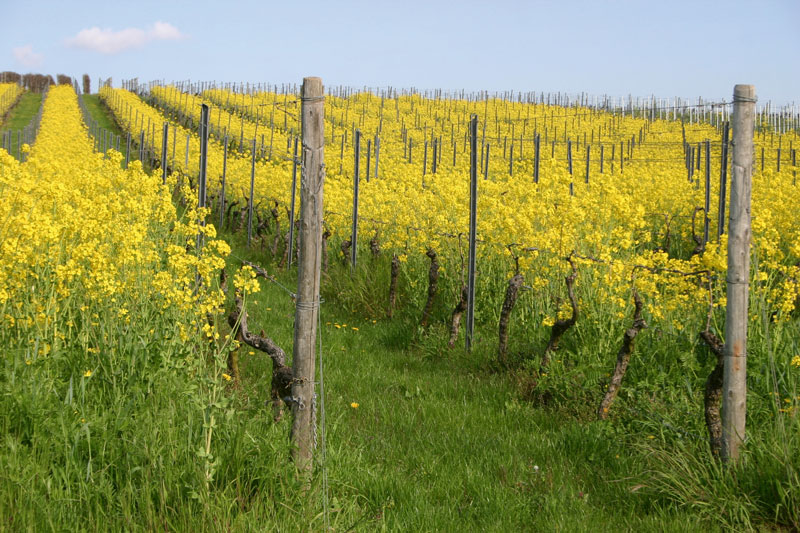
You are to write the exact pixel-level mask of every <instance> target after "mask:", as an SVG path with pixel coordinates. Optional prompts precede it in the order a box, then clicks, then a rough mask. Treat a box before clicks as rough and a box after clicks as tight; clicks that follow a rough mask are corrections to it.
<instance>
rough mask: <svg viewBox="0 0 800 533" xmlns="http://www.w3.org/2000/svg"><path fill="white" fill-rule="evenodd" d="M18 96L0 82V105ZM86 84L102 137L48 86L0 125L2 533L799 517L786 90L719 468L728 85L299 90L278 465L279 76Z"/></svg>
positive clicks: (65, 90) (287, 183)
mask: <svg viewBox="0 0 800 533" xmlns="http://www.w3.org/2000/svg"><path fill="white" fill-rule="evenodd" d="M22 92H23V90H22V89H21V88H20V87H19V86H18V85H17V84H0V117H3V116H5V115H6V114H7V113H8V112H9V111H10V110H11V109H12V108H13V107H14V105H15V104H16V102H17V101H18V99H19V98H20V95H21V94H22ZM99 97H100V99H101V101H102V104H103V112H105V113H106V114H107V115H108V117H109V118H110V119H111V121H112V122H113V123H114V124H115V126H116V127H117V128H118V131H120V132H121V134H115V133H113V132H111V131H108V130H105V129H103V128H102V127H100V126H99V123H98V122H97V118H96V117H94V118H93V117H92V116H91V112H90V110H89V109H88V108H87V107H86V106H85V105H84V104H83V102H82V95H80V94H79V91H78V88H77V83H76V84H75V87H74V88H73V87H72V86H70V85H59V86H54V87H52V88H50V89H49V91H48V92H47V93H46V95H45V97H44V99H43V101H42V108H41V110H40V111H39V115H38V116H37V117H32V121H31V125H30V127H27V128H26V130H25V133H24V136H23V134H22V133H17V132H13V131H10V132H8V133H5V132H4V133H3V137H2V140H3V142H2V144H1V145H0V146H1V147H2V148H3V149H0V198H2V199H3V201H2V202H0V220H2V225H0V228H1V229H0V250H2V253H1V254H0V322H1V323H2V327H1V329H0V343H2V344H1V345H2V346H3V349H4V354H5V356H4V360H3V364H4V370H3V377H2V379H0V388H1V389H2V391H3V394H2V400H0V401H2V405H3V412H4V413H5V414H4V415H2V416H0V426H2V429H3V434H4V435H5V440H4V444H3V447H2V448H3V451H2V452H0V457H1V459H0V460H2V462H3V465H4V470H5V471H6V472H7V474H5V475H0V483H2V485H3V490H2V492H3V493H4V494H5V496H2V499H0V508H2V511H1V512H0V517H2V518H3V519H4V520H7V521H8V528H9V529H18V528H19V529H24V527H23V526H21V525H20V522H17V523H12V521H13V520H23V522H21V523H22V524H24V523H26V522H27V523H44V522H46V521H50V523H51V524H53V523H63V522H62V521H63V520H66V519H67V518H66V517H67V516H68V515H69V513H73V514H75V515H77V516H80V517H82V518H83V519H84V520H92V521H98V520H101V521H102V520H107V521H108V523H109V524H115V525H116V527H121V528H126V527H129V526H131V524H141V527H142V529H154V528H155V527H164V528H165V529H179V530H180V529H183V528H188V527H193V526H194V525H196V524H197V523H202V524H205V527H206V528H208V529H209V530H224V529H226V528H228V529H230V528H233V529H236V530H248V529H251V528H257V529H258V528H259V527H261V528H266V529H273V528H277V527H278V526H277V525H276V524H283V523H287V524H292V525H290V526H288V527H289V529H291V530H293V529H297V530H300V529H309V530H320V529H326V528H330V529H331V530H337V531H339V530H341V531H345V530H352V529H354V528H363V529H364V530H375V529H378V528H381V527H385V528H389V529H397V530H402V529H407V528H409V527H410V528H411V529H419V530H450V529H453V528H455V527H459V525H460V526H461V527H463V524H468V527H474V528H477V529H488V530H514V529H525V528H526V527H531V526H530V524H537V526H535V527H534V529H540V528H541V529H552V528H554V526H555V527H561V528H566V529H573V528H574V529H576V530H583V529H585V528H589V527H591V526H592V524H596V523H597V520H607V521H612V522H614V523H623V521H624V523H625V524H626V525H627V527H629V528H634V529H645V530H672V529H674V530H676V531H677V530H686V529H687V528H690V529H694V528H699V527H710V528H712V529H715V530H716V529H727V528H736V529H759V528H789V529H792V528H795V529H796V528H798V527H800V499H798V494H800V455H798V450H800V418H798V416H800V414H799V413H800V387H799V386H800V355H798V354H800V348H798V341H797V339H798V338H800V335H799V334H800V331H799V329H800V321H798V312H800V224H798V218H797V214H796V206H797V205H798V203H800V187H798V185H797V158H796V150H797V148H796V147H797V144H798V135H797V134H798V129H799V128H800V117H798V115H797V114H795V113H794V111H793V110H788V109H777V110H776V109H772V108H771V106H769V105H764V104H758V105H757V106H756V108H755V109H756V113H755V125H754V128H753V132H752V138H753V144H754V148H753V154H752V155H753V159H752V204H751V207H750V214H751V215H752V228H751V231H752V238H751V244H750V246H751V247H750V270H749V277H750V280H751V282H750V287H749V302H750V305H749V310H748V315H747V318H748V323H747V331H748V343H747V346H746V350H747V353H748V357H747V370H748V376H747V390H748V395H747V427H748V429H747V431H748V433H747V439H746V441H745V443H744V445H743V450H744V451H743V454H744V456H743V459H742V460H741V461H740V462H739V463H737V464H736V465H735V466H733V465H731V466H728V465H726V464H724V463H722V462H720V460H719V454H720V446H721V444H720V442H721V438H722V437H721V435H720V431H721V430H720V427H719V416H720V405H721V403H720V402H721V400H720V397H721V394H722V393H721V387H722V378H721V376H722V374H721V372H722V360H723V357H722V346H723V345H724V342H725V337H726V332H725V327H724V326H725V323H726V308H727V303H728V302H727V299H726V294H727V292H726V291H727V289H728V286H727V285H728V283H727V282H726V279H730V278H728V277H727V276H728V274H729V273H728V234H729V232H730V231H732V230H731V228H730V227H729V226H728V221H729V216H730V209H731V208H730V207H729V203H728V202H729V197H730V194H731V190H730V188H731V178H732V174H733V171H734V170H733V165H732V155H731V154H732V151H733V149H734V143H733V142H732V137H731V135H732V131H731V117H732V112H733V106H732V104H731V103H729V102H725V101H718V102H705V101H702V100H697V101H691V102H690V101H687V100H677V99H671V100H666V99H659V98H647V99H633V98H627V99H611V98H607V97H603V98H594V97H588V96H586V95H580V96H577V97H570V96H566V95H562V94H558V95H554V94H544V93H521V92H520V93H517V92H508V93H503V94H493V95H489V94H488V93H476V94H475V93H474V94H465V93H463V92H461V93H444V92H441V91H434V92H431V93H420V92H419V91H416V90H397V89H393V88H386V89H374V90H367V89H364V90H353V89H348V88H333V89H330V88H329V89H328V90H327V93H326V94H325V97H324V104H323V105H324V123H323V131H322V135H323V138H324V139H323V141H324V148H325V150H324V152H325V153H324V177H325V179H324V205H323V206H322V222H321V223H322V232H321V243H322V248H321V270H322V281H321V293H322V294H321V296H322V297H323V298H324V302H322V307H321V308H320V309H321V311H320V315H319V347H318V351H319V354H318V356H319V357H320V359H319V364H318V367H317V372H318V373H317V374H316V375H314V376H312V377H311V381H313V382H315V384H316V386H317V388H316V391H317V392H316V394H315V395H314V400H313V405H312V406H311V407H312V411H313V413H312V421H311V424H312V426H313V430H314V440H315V445H316V450H317V451H316V453H315V454H314V457H315V461H316V463H315V467H314V469H313V475H312V477H311V481H309V482H308V483H310V485H308V486H306V487H305V488H303V483H304V481H303V480H302V479H301V480H297V479H295V476H294V475H293V468H292V465H291V463H290V462H289V455H290V453H289V451H288V450H289V442H288V439H287V437H286V436H287V434H288V433H289V429H288V424H290V421H289V420H287V419H289V418H291V417H290V416H285V413H284V410H285V411H287V412H289V411H291V412H292V413H295V414H296V412H297V410H298V407H297V405H294V406H293V402H295V404H299V402H298V401H297V399H296V398H295V397H294V395H293V393H292V392H291V391H292V390H293V389H292V387H293V386H294V385H295V382H296V378H294V381H293V378H292V374H291V368H290V363H291V361H290V358H289V357H288V355H287V354H291V353H292V328H293V326H294V325H293V323H292V320H291V317H292V316H293V313H294V310H293V306H294V305H295V303H297V307H298V309H300V308H301V302H300V300H299V299H298V295H297V294H295V293H294V291H295V290H297V292H298V293H300V290H299V289H295V288H294V287H297V285H296V284H297V276H298V272H297V268H296V266H297V264H298V262H300V261H302V256H301V254H299V253H298V250H299V249H300V248H301V246H302V239H300V238H298V235H299V234H300V233H301V231H302V230H303V228H302V226H303V224H301V216H300V213H301V209H302V207H303V206H302V202H301V189H302V187H303V186H304V185H303V183H305V181H306V179H307V178H306V174H307V171H308V169H307V168H306V164H307V161H306V159H305V156H304V152H306V151H307V150H308V147H307V146H306V145H305V144H304V141H303V138H302V134H303V126H302V124H301V123H302V120H301V109H302V106H303V99H302V98H301V94H300V89H299V88H298V87H295V86H290V85H282V86H280V87H278V86H269V85H267V86H264V85H252V84H247V85H241V84H218V83H190V82H177V83H172V84H167V83H163V82H151V83H148V84H145V85H142V84H139V83H138V82H136V81H127V82H123V88H113V87H111V86H110V85H106V86H103V87H102V88H100V90H99ZM12 140H13V142H14V143H15V144H14V150H12V149H11V146H12V145H11V142H12ZM17 147H18V148H17ZM15 151H16V153H15ZM471 174H472V176H473V177H475V178H477V181H476V182H475V183H476V190H477V196H473V198H474V199H476V204H475V205H474V206H473V209H472V210H471V206H470V200H471V183H470V176H471ZM471 219H474V220H475V224H476V227H475V235H474V238H471V235H470V224H471ZM473 250H474V253H475V258H474V263H473V261H471V260H470V259H471V258H470V253H472V251H473ZM473 264H474V268H473V267H472V265H473ZM292 284H295V285H294V287H292ZM287 287H288V288H287ZM470 290H474V298H472V297H471V296H469V293H470ZM287 293H288V294H287ZM468 303H469V305H468ZM473 306H474V307H473ZM248 315H249V317H248ZM315 320H316V319H315ZM248 326H249V328H248ZM258 330H261V332H260V333H259V334H256V333H254V332H255V331H258ZM296 338H297V337H295V339H296ZM312 339H314V336H312ZM259 352H260V353H259ZM384 352H386V353H384ZM261 354H263V357H261ZM323 357H324V358H325V363H324V364H325V367H324V368H326V371H327V372H329V373H331V375H332V377H330V379H329V381H327V382H325V381H324V380H325V378H324V377H323V373H322V368H323V366H322V363H323ZM384 359H385V360H384ZM312 368H313V366H312ZM295 376H296V374H295ZM412 378H414V379H412ZM416 378H419V379H416ZM717 382H718V383H717ZM270 384H271V385H270ZM322 386H325V387H327V388H328V404H327V407H326V404H325V392H324V391H323V390H322ZM464 391H467V392H464ZM468 397H469V398H468ZM459 402H461V404H459ZM300 409H303V408H300ZM437 409H442V410H441V411H439V410H437ZM445 409H447V410H445ZM326 416H327V421H328V422H327V425H326V422H325V420H326ZM358 417H362V418H361V419H359V418H358ZM422 427H426V428H427V431H428V432H430V433H431V434H433V435H436V436H429V435H428V434H427V433H426V432H424V431H421V428H422ZM465 427H466V429H464V428H465ZM148 428H152V430H151V429H148ZM399 428H405V429H404V430H402V429H399ZM559 431H562V433H558V432H559ZM470 432H472V433H470ZM403 433H405V434H406V435H402V434H403ZM470 435H471V436H470ZM542 435H549V436H552V440H549V441H546V442H545V441H544V440H543V439H545V437H543V436H542ZM390 436H391V438H390ZM547 438H550V437H547ZM391 439H397V440H391ZM404 439H405V440H404ZM436 439H440V440H436ZM500 441H502V442H500ZM48 442H53V445H52V446H50V445H49V444H46V443H48ZM443 443H446V444H443ZM537 443H538V444H537ZM537 446H538V447H537ZM426 447H428V448H431V449H438V450H440V451H439V452H438V454H439V455H438V456H432V455H428V454H426V453H425V452H424V450H420V449H419V448H426ZM478 448H480V450H478ZM495 448H496V451H497V454H493V453H491V452H492V450H493V449H495ZM454 449H463V450H465V451H464V452H463V453H464V454H465V455H457V452H456V451H454ZM543 450H548V451H543ZM470 451H471V453H472V454H474V458H473V459H474V462H473V459H470ZM550 455H552V456H553V457H555V458H557V459H554V463H557V462H558V461H562V462H561V463H559V464H562V465H563V467H562V468H561V469H560V470H559V468H557V467H555V466H554V467H552V469H548V467H547V466H545V464H544V463H545V459H544V458H546V457H549V456H550ZM537 457H538V459H537ZM558 458H560V459H558ZM439 463H443V464H442V465H441V466H437V465H438V464H439ZM451 463H452V464H451ZM384 464H391V465H396V466H391V467H389V466H383V465H384ZM540 465H541V468H540ZM566 465H569V466H566ZM586 470H591V471H593V472H594V473H593V474H590V473H586V472H585V471H586ZM435 471H441V472H442V474H440V475H437V474H435V473H433V472H435ZM376 472H378V473H379V472H383V473H384V474H383V475H380V474H378V473H376ZM581 472H582V473H581ZM395 477H396V479H395ZM445 478H446V479H445ZM158 479H161V480H162V481H160V482H155V481H154V480H158ZM276 480H277V481H276ZM400 480H402V481H400ZM408 480H410V481H408ZM408 483H410V484H411V485H416V484H420V485H425V484H426V483H429V484H430V487H429V488H428V489H427V491H426V490H425V489H414V490H412V489H411V488H410V486H409V484H408ZM484 486H487V487H493V488H491V489H488V488H483V487H484ZM309 487H310V488H311V490H310V491H309V490H308V489H309ZM587 487H591V488H587ZM141 491H144V492H141ZM417 491H422V492H421V493H418V492H417ZM594 492H597V493H598V497H597V499H593V500H591V501H590V500H589V497H588V493H594ZM456 493H457V494H456ZM307 494H310V495H311V496H310V498H309V497H307V496H305V497H304V495H307ZM556 494H557V495H556ZM567 494H569V495H570V496H566V495H567ZM573 494H579V496H572V495H573ZM51 500H52V502H69V503H65V504H64V505H63V506H62V507H61V508H58V506H57V505H56V507H54V503H52V502H51ZM615 501H617V502H620V503H619V504H618V508H617V507H615V504H614V502H615ZM132 502H134V503H132ZM276 502H277V503H276ZM432 502H434V503H432ZM504 502H508V505H509V506H510V507H511V508H512V511H513V512H510V513H509V515H508V516H505V517H504V518H499V517H498V514H501V509H503V508H504V507H505V505H506V504H505V503H504ZM23 504H25V505H24V507H27V508H28V510H27V511H25V512H24V513H20V514H19V516H20V517H23V518H14V516H17V515H15V513H14V512H13V511H12V510H13V509H14V508H15V507H16V506H17V505H20V506H22V505H23ZM59 505H60V504H59ZM420 505H422V506H423V508H424V509H425V510H423V511H419V512H417V513H412V512H410V511H409V510H408V509H409V508H412V507H415V508H417V509H419V506H420ZM102 509H106V510H102ZM540 512H541V518H534V516H535V515H536V514H537V513H540ZM634 515H635V517H634ZM54 516H55V517H56V518H53V517H54ZM48 517H49V518H48ZM195 517H197V518H195ZM194 520H200V521H201V522H194ZM537 520H541V521H538V522H537ZM212 522H213V524H214V525H209V524H211V523H212ZM264 524H268V525H266V526H265V525H264ZM576 524H578V525H576ZM3 527H6V526H3ZM51 527H52V528H55V527H54V526H51ZM87 527H88V526H87ZM109 527H111V529H114V527H113V526H109ZM0 529H2V527H0ZM101 529H102V528H101Z"/></svg>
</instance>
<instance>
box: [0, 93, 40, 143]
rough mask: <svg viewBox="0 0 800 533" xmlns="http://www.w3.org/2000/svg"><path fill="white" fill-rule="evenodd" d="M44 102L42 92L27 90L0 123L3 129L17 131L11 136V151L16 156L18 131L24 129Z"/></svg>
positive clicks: (0, 127) (0, 128)
mask: <svg viewBox="0 0 800 533" xmlns="http://www.w3.org/2000/svg"><path fill="white" fill-rule="evenodd" d="M41 104H42V94H41V93H33V92H30V91H26V92H24V93H22V96H20V97H19V101H18V102H17V104H16V105H15V106H14V107H13V108H11V110H10V111H9V112H8V115H7V116H6V120H5V121H4V122H3V123H2V125H0V130H2V131H12V132H15V133H14V134H13V135H12V136H11V147H10V150H9V153H10V154H12V155H13V156H15V157H16V155H17V151H18V147H17V144H18V143H17V140H18V137H17V134H16V132H17V131H20V130H22V129H23V128H24V127H25V126H27V125H28V123H29V122H30V121H31V119H32V118H33V117H34V116H36V113H38V112H39V107H40V106H41Z"/></svg>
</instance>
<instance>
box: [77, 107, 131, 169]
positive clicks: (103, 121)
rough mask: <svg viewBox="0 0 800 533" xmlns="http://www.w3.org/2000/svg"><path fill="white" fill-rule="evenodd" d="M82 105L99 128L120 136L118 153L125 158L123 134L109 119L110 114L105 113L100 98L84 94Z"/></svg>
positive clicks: (125, 147)
mask: <svg viewBox="0 0 800 533" xmlns="http://www.w3.org/2000/svg"><path fill="white" fill-rule="evenodd" d="M83 103H84V104H85V105H86V109H88V110H89V115H91V117H92V118H93V119H94V120H95V121H96V122H97V123H98V124H99V125H100V127H101V128H103V129H106V130H108V131H110V132H111V133H113V134H114V135H118V136H121V137H122V138H121V139H120V144H119V151H120V153H122V155H123V156H125V152H126V149H127V145H126V142H125V139H126V138H125V135H124V132H123V131H122V130H121V129H120V127H119V126H118V125H117V123H116V122H114V120H113V119H112V118H111V114H110V113H108V112H107V111H106V108H105V106H104V105H103V102H102V101H101V100H100V96H99V95H97V94H84V95H83Z"/></svg>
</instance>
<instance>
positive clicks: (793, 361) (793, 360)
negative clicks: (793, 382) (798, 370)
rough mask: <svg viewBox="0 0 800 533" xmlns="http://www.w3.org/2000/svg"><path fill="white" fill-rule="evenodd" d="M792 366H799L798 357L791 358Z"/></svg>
mask: <svg viewBox="0 0 800 533" xmlns="http://www.w3.org/2000/svg"><path fill="white" fill-rule="evenodd" d="M792 366H800V355H795V356H794V357H792Z"/></svg>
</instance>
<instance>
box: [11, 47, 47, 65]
mask: <svg viewBox="0 0 800 533" xmlns="http://www.w3.org/2000/svg"><path fill="white" fill-rule="evenodd" d="M11 52H12V53H13V54H14V59H16V60H17V61H18V62H19V63H21V64H22V65H23V66H25V67H28V68H33V67H38V66H39V65H41V64H42V61H44V54H37V53H36V52H34V51H33V46H31V45H29V44H26V45H25V46H17V47H16V48H14V49H13V50H12V51H11Z"/></svg>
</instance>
